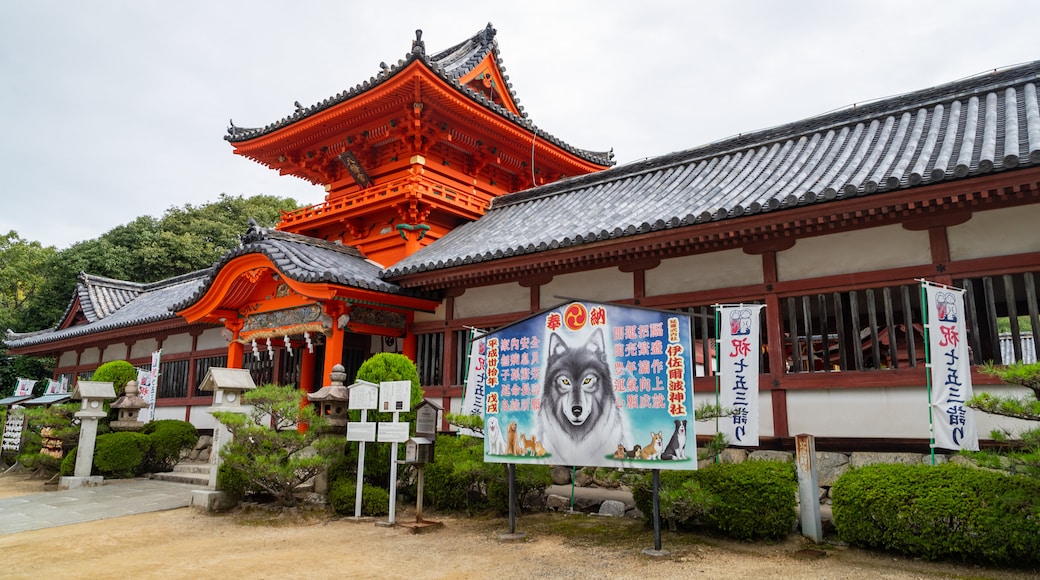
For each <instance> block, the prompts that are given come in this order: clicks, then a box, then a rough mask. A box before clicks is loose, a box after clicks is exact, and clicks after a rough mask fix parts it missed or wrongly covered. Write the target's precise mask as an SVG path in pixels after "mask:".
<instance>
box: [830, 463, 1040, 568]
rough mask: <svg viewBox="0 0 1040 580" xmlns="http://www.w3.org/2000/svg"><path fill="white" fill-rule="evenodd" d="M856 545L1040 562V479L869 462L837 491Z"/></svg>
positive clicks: (839, 511) (838, 518)
mask: <svg viewBox="0 0 1040 580" xmlns="http://www.w3.org/2000/svg"><path fill="white" fill-rule="evenodd" d="M831 495H832V497H833V505H832V510H833V514H834V526H835V528H836V529H837V532H838V537H839V538H840V539H841V540H842V541H844V542H848V543H849V544H851V545H854V546H859V547H864V548H876V549H883V550H891V551H894V552H899V553H902V554H908V555H912V556H919V557H923V558H927V559H938V558H956V559H962V560H965V561H971V562H980V563H993V564H1002V565H1008V564H1011V565H1015V566H1019V565H1035V564H1036V563H1040V481H1037V480H1035V479H1032V478H1028V477H1025V476H1018V475H1004V474H1002V473H996V472H991V471H985V470H980V469H974V468H970V467H964V466H959V465H952V464H946V465H940V466H930V465H871V466H867V467H862V468H859V469H853V470H850V471H848V472H846V473H845V474H843V475H842V476H841V478H840V479H838V481H837V482H835V484H834V486H833V487H832V488H831Z"/></svg>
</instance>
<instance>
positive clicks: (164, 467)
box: [141, 419, 199, 473]
mask: <svg viewBox="0 0 1040 580" xmlns="http://www.w3.org/2000/svg"><path fill="white" fill-rule="evenodd" d="M141 433H143V434H145V435H147V436H148V439H149V441H150V445H149V448H148V454H147V456H146V457H145V461H144V463H145V464H144V467H143V472H144V473H159V472H163V471H170V470H171V469H173V466H174V465H176V464H177V461H179V460H180V458H181V455H183V454H184V452H185V451H191V449H192V448H194V447H195V443H197V442H198V440H199V431H198V429H196V428H195V426H194V425H192V424H191V423H188V422H187V421H178V420H176V419H163V420H160V421H151V422H149V423H146V424H145V426H144V427H143V428H142V429H141Z"/></svg>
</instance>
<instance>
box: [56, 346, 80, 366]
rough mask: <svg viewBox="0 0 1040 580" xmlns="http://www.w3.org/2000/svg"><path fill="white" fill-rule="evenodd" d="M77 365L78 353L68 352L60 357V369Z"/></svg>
mask: <svg viewBox="0 0 1040 580" xmlns="http://www.w3.org/2000/svg"><path fill="white" fill-rule="evenodd" d="M75 365H76V351H74V350H67V351H65V352H63V353H61V356H60V357H58V366H59V367H71V366H75Z"/></svg>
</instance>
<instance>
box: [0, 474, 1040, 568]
mask: <svg viewBox="0 0 1040 580" xmlns="http://www.w3.org/2000/svg"><path fill="white" fill-rule="evenodd" d="M18 479H19V478H12V477H11V476H5V477H3V478H0V498H2V497H11V496H14V495H19V494H23V493H28V492H32V491H35V490H38V489H41V488H42V484H41V483H40V482H35V483H34V482H25V481H18ZM50 489H53V487H50ZM426 515H427V519H435V520H438V521H440V522H442V523H443V524H444V526H443V528H440V529H438V530H435V531H430V532H427V533H423V534H418V535H416V534H411V533H409V532H408V531H406V530H404V529H401V528H385V527H379V526H376V525H374V523H373V522H372V521H365V522H354V521H351V520H349V519H335V518H328V517H325V516H323V515H321V514H310V515H288V516H287V515H284V514H271V513H269V512H257V511H252V512H242V511H237V512H233V513H231V514H223V515H209V514H205V513H202V512H198V511H195V510H193V509H190V508H185V509H179V510H173V511H167V512H158V513H153V514H144V515H137V516H129V517H123V518H116V519H110V520H103V521H98V522H92V523H86V524H77V525H72V526H63V527H58V528H51V529H46V530H38V531H33V532H23V533H18V534H10V535H0V557H2V561H3V573H2V574H0V575H2V576H3V577H4V578H32V579H34V580H38V579H39V578H59V577H69V576H71V575H76V577H80V578H168V577H171V576H174V575H175V576H178V577H187V578H221V579H224V578H284V577H286V576H293V577H304V578H402V579H409V580H416V579H420V578H421V579H426V578H434V579H436V578H452V579H455V578H462V579H466V578H474V579H477V578H481V579H482V578H509V579H519V578H680V577H691V576H696V577H699V578H733V577H736V576H744V577H748V578H785V579H786V578H851V579H857V578H862V579H868V578H869V579H876V578H891V579H903V578H906V579H909V578H951V577H952V578H967V577H971V578H1000V579H1005V578H1022V577H1024V576H1027V575H1028V573H1024V572H1023V571H1014V572H1011V571H1002V570H993V569H988V568H980V567H974V566H968V565H959V566H958V565H951V564H935V563H929V562H922V561H917V560H912V559H905V558H894V557H891V556H884V555H878V554H873V553H869V552H864V551H860V550H854V549H848V548H841V547H833V546H830V547H828V548H827V549H825V550H822V551H817V550H813V552H816V554H810V553H807V551H806V548H808V547H809V546H808V545H807V544H806V543H805V542H803V541H802V540H801V539H800V538H798V537H796V536H791V537H790V538H789V539H788V540H787V541H785V542H783V543H781V544H776V545H765V544H744V543H738V542H729V541H725V540H719V539H711V538H703V537H697V536H691V535H683V536H674V535H670V534H665V535H664V537H663V540H662V544H663V545H662V547H663V548H664V549H666V550H669V551H670V552H671V554H670V555H669V556H667V557H663V558H651V557H648V556H645V555H643V554H642V553H641V551H642V549H643V548H650V547H652V546H653V533H652V532H651V531H650V530H647V529H645V528H644V527H643V526H642V525H640V524H639V523H638V522H633V521H631V520H624V519H610V518H598V517H590V516H585V515H573V516H568V515H563V514H535V515H525V516H524V517H522V518H521V519H520V520H518V524H517V530H518V531H524V532H527V533H528V539H527V541H526V542H523V543H503V542H501V541H499V539H498V535H499V534H500V533H503V532H505V531H506V530H507V525H508V524H507V521H506V520H504V519H501V518H495V519H481V518H477V519H469V518H457V517H449V516H443V515H439V514H431V513H429V512H427V514H426ZM398 519H399V521H409V520H411V521H414V514H410V513H408V511H407V510H405V511H404V512H399V518H398Z"/></svg>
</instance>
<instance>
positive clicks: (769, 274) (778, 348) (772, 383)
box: [762, 251, 791, 437]
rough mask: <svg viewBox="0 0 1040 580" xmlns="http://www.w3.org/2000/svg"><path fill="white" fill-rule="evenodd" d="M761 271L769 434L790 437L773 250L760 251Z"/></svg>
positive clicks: (781, 329) (781, 331) (782, 336)
mask: <svg viewBox="0 0 1040 580" xmlns="http://www.w3.org/2000/svg"><path fill="white" fill-rule="evenodd" d="M762 274H763V280H764V281H765V283H766V340H767V341H768V343H769V345H768V348H769V374H768V375H766V380H767V381H769V385H768V387H767V388H769V389H770V391H769V394H770V397H771V400H772V404H773V405H772V406H773V435H774V436H775V437H790V436H791V434H790V428H789V427H788V423H787V391H786V390H785V389H783V388H781V384H780V380H781V379H782V378H783V376H784V332H783V327H782V325H781V324H780V298H779V297H778V296H777V295H776V293H775V292H774V291H773V284H775V283H776V281H777V270H776V252H775V251H767V252H763V253H762Z"/></svg>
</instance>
